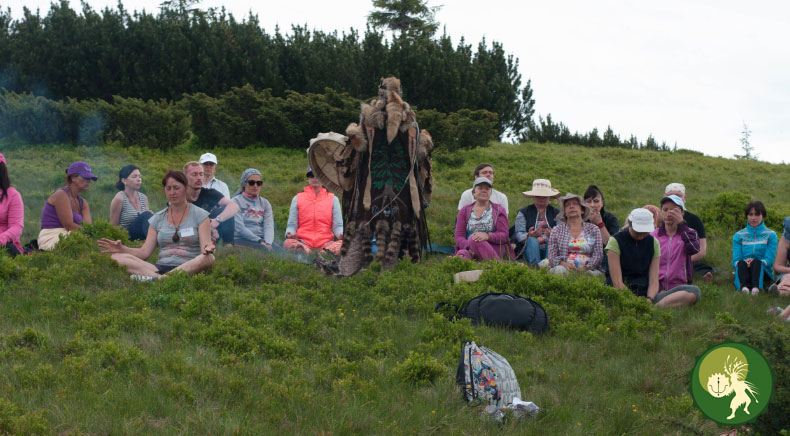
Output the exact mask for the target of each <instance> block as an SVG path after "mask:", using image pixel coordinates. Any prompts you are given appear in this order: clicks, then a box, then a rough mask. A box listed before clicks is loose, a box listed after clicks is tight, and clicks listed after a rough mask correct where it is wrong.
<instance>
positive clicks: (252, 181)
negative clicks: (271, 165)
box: [232, 168, 274, 250]
mask: <svg viewBox="0 0 790 436" xmlns="http://www.w3.org/2000/svg"><path fill="white" fill-rule="evenodd" d="M261 186H263V178H262V177H261V172H260V171H258V170H256V169H255V168H247V169H246V170H244V172H243V173H241V188H240V189H239V190H238V191H236V195H234V197H233V198H232V200H233V201H234V202H235V203H236V204H238V205H239V212H238V213H236V220H235V223H236V234H235V238H234V240H233V241H234V242H233V243H234V244H235V245H242V246H245V247H251V248H258V249H262V250H271V249H272V243H273V242H274V216H273V215H272V205H271V204H270V203H269V200H267V199H265V198H263V197H261V195H260V193H261Z"/></svg>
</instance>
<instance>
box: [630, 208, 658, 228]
mask: <svg viewBox="0 0 790 436" xmlns="http://www.w3.org/2000/svg"><path fill="white" fill-rule="evenodd" d="M628 221H631V228H632V229H634V231H635V232H640V233H648V232H652V231H653V230H655V227H654V226H653V214H652V213H651V212H650V211H649V210H647V209H643V208H639V209H634V210H632V211H631V214H630V215H628Z"/></svg>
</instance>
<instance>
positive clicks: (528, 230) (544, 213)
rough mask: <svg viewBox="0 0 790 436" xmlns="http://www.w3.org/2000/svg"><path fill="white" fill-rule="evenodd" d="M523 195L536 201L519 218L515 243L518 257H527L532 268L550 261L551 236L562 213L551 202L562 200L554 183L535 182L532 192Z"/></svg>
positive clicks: (515, 230) (533, 182)
mask: <svg viewBox="0 0 790 436" xmlns="http://www.w3.org/2000/svg"><path fill="white" fill-rule="evenodd" d="M522 194H523V195H524V196H525V197H527V198H532V204H531V205H529V206H527V207H524V208H521V209H520V210H519V211H518V213H517V214H516V224H515V226H513V229H514V236H513V239H512V242H513V243H515V244H516V253H518V257H523V258H524V259H525V260H526V261H527V263H529V264H530V265H537V264H538V262H540V261H541V260H542V259H545V258H546V246H547V245H548V241H549V233H551V229H552V227H554V225H555V224H556V221H555V219H556V217H557V214H558V213H559V212H560V211H559V210H558V209H557V208H555V207H554V206H551V205H550V204H549V202H550V201H551V200H552V199H554V198H557V197H559V196H560V191H558V190H556V189H553V188H552V187H551V181H549V180H546V179H536V180H533V181H532V190H531V191H527V192H522Z"/></svg>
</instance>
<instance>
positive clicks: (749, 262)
mask: <svg viewBox="0 0 790 436" xmlns="http://www.w3.org/2000/svg"><path fill="white" fill-rule="evenodd" d="M753 260H754V259H746V260H745V262H746V267H747V268H749V267H751V266H752V261H753Z"/></svg>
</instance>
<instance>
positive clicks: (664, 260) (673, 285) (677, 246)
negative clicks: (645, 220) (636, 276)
mask: <svg viewBox="0 0 790 436" xmlns="http://www.w3.org/2000/svg"><path fill="white" fill-rule="evenodd" d="M684 210H685V205H684V204H683V200H682V199H681V198H680V197H678V196H677V195H674V194H673V195H668V196H666V197H664V198H662V199H661V226H660V227H658V228H657V229H655V230H653V232H651V233H650V234H651V235H652V236H653V237H655V238H656V239H658V243H659V245H660V247H661V258H660V259H659V268H658V287H659V292H658V295H656V298H655V303H656V306H661V307H677V306H690V305H692V304H696V303H697V301H699V300H700V298H701V294H700V291H699V288H698V287H696V286H694V285H692V284H691V280H692V279H693V278H694V267H693V266H692V265H691V256H692V255H693V254H695V253H697V252H699V249H700V242H699V236H697V232H696V230H694V229H692V228H691V227H689V226H688V225H687V224H686V222H685V221H683V211H684ZM676 236H677V237H676Z"/></svg>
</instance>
